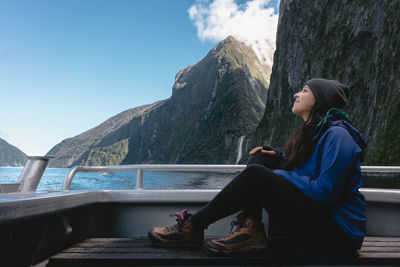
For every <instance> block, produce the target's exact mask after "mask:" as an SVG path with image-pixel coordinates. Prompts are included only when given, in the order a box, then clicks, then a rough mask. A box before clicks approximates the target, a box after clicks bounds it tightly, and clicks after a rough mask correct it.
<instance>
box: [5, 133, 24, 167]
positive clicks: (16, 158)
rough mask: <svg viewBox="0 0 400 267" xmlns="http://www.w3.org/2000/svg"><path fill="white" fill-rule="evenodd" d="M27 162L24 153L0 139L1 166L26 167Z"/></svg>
mask: <svg viewBox="0 0 400 267" xmlns="http://www.w3.org/2000/svg"><path fill="white" fill-rule="evenodd" d="M27 160H28V158H27V156H26V155H25V153H24V152H22V151H21V150H19V149H18V148H16V147H15V146H13V145H10V144H9V143H7V142H6V141H5V140H3V139H1V138H0V166H14V167H20V166H25V163H26V161H27Z"/></svg>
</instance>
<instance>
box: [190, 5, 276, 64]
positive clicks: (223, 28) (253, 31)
mask: <svg viewBox="0 0 400 267" xmlns="http://www.w3.org/2000/svg"><path fill="white" fill-rule="evenodd" d="M270 2H271V0H250V1H247V2H246V3H244V4H237V3H236V2H235V0H213V2H211V3H210V2H209V1H204V0H203V1H197V2H196V3H195V4H194V5H192V6H191V7H190V8H189V9H188V12H189V17H190V19H191V20H192V21H193V23H194V25H195V26H196V27H197V35H198V37H199V38H200V39H201V40H203V41H212V42H215V41H221V40H223V39H225V38H226V37H227V36H229V35H232V36H234V37H235V38H236V39H238V40H240V41H242V42H245V43H247V44H249V45H250V46H251V47H252V48H253V49H254V51H255V52H256V54H257V56H258V57H259V58H260V60H261V61H262V62H263V63H267V64H269V65H270V66H272V62H273V55H274V51H275V38H276V31H277V27H278V14H274V9H273V8H272V7H268V4H270Z"/></svg>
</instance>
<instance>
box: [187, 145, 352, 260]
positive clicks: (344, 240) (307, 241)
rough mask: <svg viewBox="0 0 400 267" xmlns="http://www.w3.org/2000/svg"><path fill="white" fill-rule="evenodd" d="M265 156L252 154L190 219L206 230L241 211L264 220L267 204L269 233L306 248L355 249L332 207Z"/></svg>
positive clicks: (195, 224) (350, 251)
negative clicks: (305, 190) (272, 165)
mask: <svg viewBox="0 0 400 267" xmlns="http://www.w3.org/2000/svg"><path fill="white" fill-rule="evenodd" d="M265 157H267V156H265V155H262V154H261V152H258V153H256V154H255V155H254V156H252V157H251V158H250V160H249V164H248V165H247V167H246V168H245V169H244V170H243V171H242V172H241V173H240V174H239V175H237V176H236V177H235V178H234V179H233V180H232V181H231V182H230V183H229V184H228V185H226V186H225V187H224V188H223V189H222V190H221V191H220V192H219V193H218V194H217V195H216V196H215V197H214V198H213V199H212V200H211V201H210V202H209V203H208V204H207V205H206V206H204V207H203V208H202V209H200V210H199V211H198V212H196V213H195V214H193V215H192V217H191V218H190V221H191V223H192V224H193V225H194V227H196V228H198V229H204V228H205V227H207V226H208V225H210V224H211V223H213V222H215V221H217V220H219V219H222V218H224V217H226V216H229V215H231V214H233V213H235V212H238V211H240V210H243V211H244V213H245V215H246V216H248V217H253V218H256V219H261V212H262V207H264V208H265V209H266V210H267V212H268V214H269V220H270V225H269V236H285V237H286V238H287V240H288V243H290V244H291V245H294V246H295V247H298V248H300V247H301V248H303V249H313V250H314V249H316V250H318V249H320V248H322V249H323V250H331V249H334V250H335V253H338V252H339V251H338V250H343V252H344V253H347V252H349V253H353V252H354V251H356V248H355V246H354V245H353V243H352V241H351V240H350V238H349V237H348V236H347V235H346V234H345V233H344V231H343V230H342V229H341V228H340V227H339V225H338V224H337V223H336V221H335V220H334V219H333V217H332V216H331V215H330V208H329V206H326V205H321V204H319V203H318V202H316V201H314V200H312V199H311V198H309V197H308V196H306V195H305V194H304V193H303V192H302V191H301V190H299V189H298V188H296V187H295V186H294V185H292V184H291V183H290V182H288V181H287V180H286V179H284V178H282V177H280V176H278V175H276V174H275V173H274V172H273V171H271V170H270V169H268V168H266V167H265V166H264V164H266V163H265V161H264V160H265ZM259 163H261V164H259Z"/></svg>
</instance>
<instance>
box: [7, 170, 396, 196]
mask: <svg viewBox="0 0 400 267" xmlns="http://www.w3.org/2000/svg"><path fill="white" fill-rule="evenodd" d="M22 169H23V167H0V183H15V182H17V180H18V177H19V175H20V174H21V172H22ZM68 171H69V169H68V168H47V169H46V170H45V172H44V174H43V177H42V179H41V181H40V183H39V186H38V189H37V190H38V191H41V190H56V191H60V190H61V189H62V184H63V181H64V178H65V175H66V174H67V173H68ZM233 177H234V174H224V173H210V172H200V173H199V172H144V173H143V188H144V189H220V188H222V187H224V186H225V185H226V184H228V183H229V182H230V181H231V180H232V178H233ZM363 187H370V188H397V189H400V174H398V173H397V174H384V175H382V174H374V173H372V174H368V175H364V183H363ZM135 188H136V172H112V173H77V174H76V175H75V177H74V179H73V181H72V184H71V190H98V189H135Z"/></svg>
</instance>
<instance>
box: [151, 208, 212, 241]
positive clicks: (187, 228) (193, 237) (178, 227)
mask: <svg viewBox="0 0 400 267" xmlns="http://www.w3.org/2000/svg"><path fill="white" fill-rule="evenodd" d="M169 216H171V217H173V216H176V223H173V224H170V225H168V226H165V227H154V228H153V229H151V230H150V231H149V232H148V236H149V239H150V241H151V242H152V243H153V245H156V246H162V247H179V246H182V247H197V246H201V245H202V244H203V240H204V232H203V231H199V230H197V229H195V228H194V227H193V226H192V224H191V223H190V222H188V218H189V217H190V216H191V214H189V213H187V210H186V209H184V210H183V211H182V212H176V213H175V214H171V215H169Z"/></svg>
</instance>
